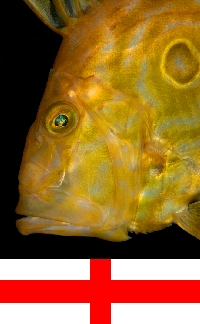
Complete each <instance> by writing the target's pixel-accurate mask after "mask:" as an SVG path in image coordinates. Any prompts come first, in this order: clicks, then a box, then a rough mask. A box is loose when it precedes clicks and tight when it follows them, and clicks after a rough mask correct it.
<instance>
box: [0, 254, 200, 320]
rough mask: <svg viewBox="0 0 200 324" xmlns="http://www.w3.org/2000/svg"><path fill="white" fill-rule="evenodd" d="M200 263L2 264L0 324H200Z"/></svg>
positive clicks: (11, 261)
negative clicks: (178, 323)
mask: <svg viewBox="0 0 200 324" xmlns="http://www.w3.org/2000/svg"><path fill="white" fill-rule="evenodd" d="M199 292H200V260H195V259H193V260H188V259H186V260H184V259H182V260H168V259H160V260H157V259H154V260H150V259H143V260H139V259H135V260H133V259H132V260H110V259H91V260H80V259H77V260H75V259H72V260H69V259H64V260H1V261H0V323H3V324H4V323H5V324H10V323H20V324H24V323H31V324H32V323H38V324H40V323H48V324H49V323H50V324H51V323H58V324H62V323H70V324H71V323H72V324H78V323H81V324H89V323H91V324H94V323H95V324H99V323H104V324H110V323H112V324H119V323H128V322H130V323H137V324H144V323H147V322H148V323H154V324H157V323H159V324H160V323H162V324H163V323H164V324H165V323H169V322H170V323H171V324H175V323H177V322H180V323H181V324H184V323H192V324H196V323H198V324H199V322H200V315H199V314H200V293H199Z"/></svg>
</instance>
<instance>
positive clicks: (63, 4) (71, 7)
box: [24, 0, 101, 35]
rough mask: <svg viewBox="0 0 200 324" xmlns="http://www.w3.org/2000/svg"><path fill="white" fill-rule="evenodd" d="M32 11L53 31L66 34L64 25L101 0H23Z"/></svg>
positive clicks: (70, 22) (66, 25)
mask: <svg viewBox="0 0 200 324" xmlns="http://www.w3.org/2000/svg"><path fill="white" fill-rule="evenodd" d="M24 1H25V2H26V4H27V5H28V6H29V7H30V8H31V9H32V10H33V11H34V13H35V14H36V15H37V16H38V17H39V18H40V19H41V20H42V21H43V22H44V23H45V24H46V25H47V26H48V27H50V28H51V29H52V30H53V31H55V32H57V33H58V34H61V35H64V34H66V27H69V26H71V25H73V24H74V23H75V22H76V21H77V18H79V17H81V16H82V15H84V14H86V13H87V12H88V11H89V10H90V9H91V7H93V6H94V5H95V4H96V3H98V2H100V1H101V0H24Z"/></svg>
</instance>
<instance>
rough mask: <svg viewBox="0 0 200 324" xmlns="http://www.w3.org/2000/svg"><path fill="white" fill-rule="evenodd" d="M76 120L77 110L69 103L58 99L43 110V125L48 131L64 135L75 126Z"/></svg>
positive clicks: (77, 118) (77, 116) (77, 117)
mask: <svg viewBox="0 0 200 324" xmlns="http://www.w3.org/2000/svg"><path fill="white" fill-rule="evenodd" d="M78 120H79V115H78V111H77V110H76V108H75V107H74V106H73V105H72V104H71V103H68V102H62V101H58V102H55V103H53V104H52V105H50V106H49V107H48V108H47V110H46V111H45V114H44V118H43V125H44V128H45V129H46V131H48V133H50V134H52V135H58V136H64V135H68V134H70V133H71V132H72V131H73V130H74V129H75V128H76V126H77V124H78Z"/></svg>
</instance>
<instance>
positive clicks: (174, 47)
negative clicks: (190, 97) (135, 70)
mask: <svg viewBox="0 0 200 324" xmlns="http://www.w3.org/2000/svg"><path fill="white" fill-rule="evenodd" d="M161 69H162V70H163V72H164V75H165V76H167V77H168V79H169V78H170V79H171V80H172V81H173V82H175V83H176V84H178V85H187V84H188V83H191V82H192V81H193V80H194V79H195V78H196V76H197V75H198V73H199V53H198V52H197V50H196V49H195V48H194V47H193V45H192V44H191V43H190V42H189V41H187V40H179V41H176V42H173V43H172V44H170V45H169V46H168V47H167V49H166V50H165V53H164V56H163V61H162V64H161Z"/></svg>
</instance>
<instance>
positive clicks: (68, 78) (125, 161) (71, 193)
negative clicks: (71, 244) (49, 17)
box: [16, 0, 200, 241]
mask: <svg viewBox="0 0 200 324" xmlns="http://www.w3.org/2000/svg"><path fill="white" fill-rule="evenodd" d="M26 2H27V3H28V4H29V5H31V6H32V3H34V2H37V1H29V0H26ZM54 2H55V3H57V8H58V7H59V6H58V4H60V3H62V1H59V0H57V1H54ZM44 3H45V0H44ZM35 11H36V10H35ZM45 19H46V18H44V17H43V20H44V21H45V22H46V23H48V24H50V23H49V22H47V21H46V20H45ZM71 19H72V20H73V18H71ZM74 19H75V21H74V20H73V21H72V20H70V18H69V20H68V19H67V18H66V27H63V28H61V29H58V30H57V31H58V32H59V33H61V34H62V35H63V42H62V45H61V47H60V50H59V52H58V55H57V58H56V61H55V63H54V66H53V69H52V70H51V72H50V75H49V80H48V83H47V87H46V90H45V93H44V96H43V99H42V101H41V104H40V107H39V111H38V114H37V118H36V121H35V123H34V124H33V125H32V127H31V129H30V131H29V134H28V137H27V142H26V147H25V150H24V155H23V160H22V164H21V170H20V175H19V182H20V185H19V190H20V200H19V204H18V206H17V210H16V211H17V213H19V214H22V215H26V216H28V217H25V218H22V219H20V220H18V222H17V226H18V229H19V230H20V232H21V233H22V234H29V233H36V232H37V233H50V234H59V235H82V236H96V237H99V238H103V239H107V240H111V241H122V240H126V239H128V231H130V232H136V233H137V232H142V233H147V232H152V231H155V230H159V229H162V228H164V227H166V226H169V225H171V224H172V223H176V224H178V225H179V226H181V227H182V228H183V229H184V230H186V231H188V232H189V233H190V234H192V235H194V236H196V237H197V238H199V239H200V216H199V205H198V201H199V197H200V186H199V183H200V40H199V34H200V1H193V0H186V1H184V2H183V1H180V0H171V1H168V0H162V1H161V0H160V1H152V0H149V1H147V0H146V1H145V0H129V1H128V0H126V1H125V0H120V1H111V0H107V1H101V3H97V4H94V5H93V7H92V8H91V9H90V11H88V12H87V14H82V15H80V18H74ZM71 21H72V22H71ZM68 22H69V25H67V23H68ZM52 28H53V29H55V27H52ZM64 103H65V104H67V105H69V107H71V108H70V109H71V111H72V115H73V116H75V117H74V118H76V120H77V123H75V122H74V126H73V125H72V124H71V126H70V124H69V125H68V126H67V127H66V131H65V130H64V131H63V130H62V132H61V133H59V130H58V132H57V133H53V132H51V131H48V129H47V128H45V127H46V126H45V125H46V124H48V123H50V122H52V116H53V115H52V114H53V113H49V111H51V105H53V107H54V108H53V109H54V110H55V113H56V109H57V115H59V114H60V113H61V110H62V109H61V108H60V105H61V106H62V105H63V104H64ZM49 107H50V108H49ZM47 109H49V110H47ZM60 109H61V110H60ZM70 127H71V128H70ZM194 202H196V203H194ZM188 205H189V207H188ZM190 206H191V207H190Z"/></svg>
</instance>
